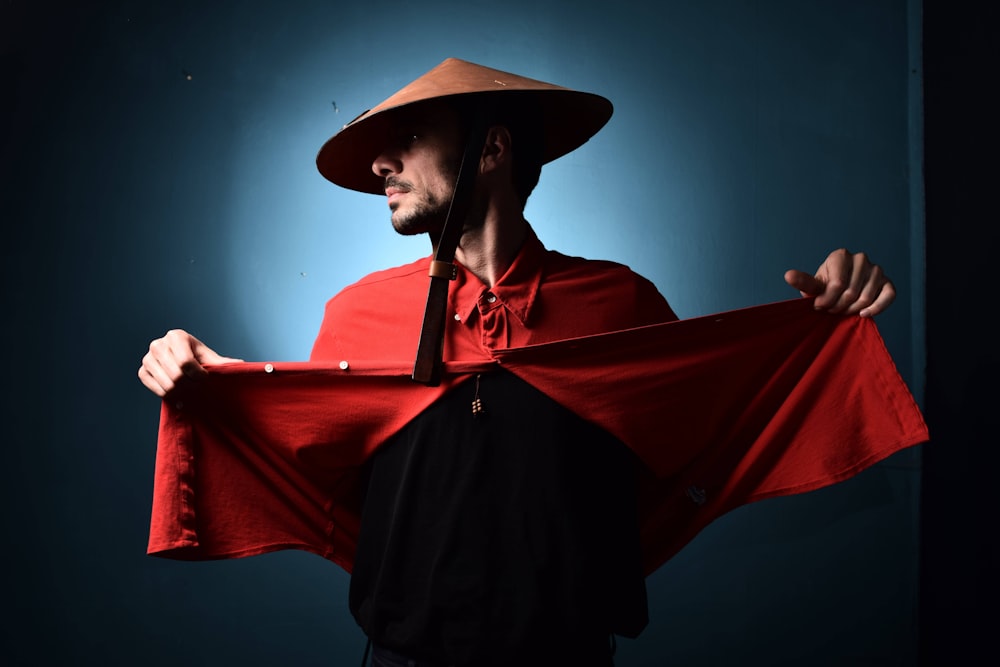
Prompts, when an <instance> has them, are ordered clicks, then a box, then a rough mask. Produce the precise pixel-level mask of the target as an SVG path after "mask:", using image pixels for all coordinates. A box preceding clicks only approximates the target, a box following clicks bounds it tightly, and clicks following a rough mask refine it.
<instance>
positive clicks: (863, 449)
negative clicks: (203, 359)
mask: <svg viewBox="0 0 1000 667" xmlns="http://www.w3.org/2000/svg"><path fill="white" fill-rule="evenodd" d="M319 346H320V347H322V344H321V343H320V344H319ZM480 349H481V348H480ZM338 351H340V350H338ZM479 354H480V355H482V353H481V352H480V353H479ZM346 361H348V364H349V365H348V368H347V369H346V370H344V369H342V368H341V367H340V366H339V365H338V364H336V363H326V362H323V363H320V362H312V363H308V362H288V363H277V362H276V363H274V364H273V370H272V372H267V370H266V368H265V364H263V363H241V364H233V365H226V366H219V367H215V368H212V369H210V371H211V372H210V373H209V376H208V378H207V379H206V380H205V381H204V382H200V383H197V386H191V387H188V390H187V392H186V394H184V395H181V396H178V397H177V398H176V399H172V400H171V401H169V402H164V404H163V410H162V418H161V426H160V438H159V447H158V451H157V462H156V476H155V486H154V500H153V517H152V525H151V534H150V541H149V552H150V553H152V554H157V555H163V556H170V557H174V558H190V559H208V558H227V557H238V556H248V555H253V554H260V553H265V552H269V551H274V550H278V549H285V548H297V549H305V550H308V551H312V552H315V553H317V554H319V555H321V556H324V557H325V558H328V559H330V560H332V561H334V562H336V563H338V564H339V565H341V566H342V567H344V568H345V569H347V570H348V571H350V569H351V566H352V559H353V553H354V546H355V541H356V537H357V531H358V524H359V516H360V514H359V509H360V508H359V504H358V500H357V483H358V471H359V466H360V465H361V463H362V462H363V461H364V460H365V458H366V457H367V456H368V455H369V454H370V453H371V452H372V451H373V450H374V449H375V448H376V447H378V446H379V444H381V443H382V442H383V441H384V440H385V439H386V438H388V437H389V436H390V435H392V434H393V433H395V432H396V431H397V430H398V429H399V428H400V427H401V426H402V425H404V424H405V423H406V422H407V421H409V420H410V419H412V418H413V417H415V416H416V415H417V414H419V412H420V411H421V410H422V409H423V408H424V407H426V406H427V405H430V404H431V403H432V402H433V401H434V400H436V399H437V398H438V397H439V396H441V395H443V393H444V392H446V391H448V390H449V389H450V388H451V387H452V386H454V385H455V384H456V383H457V382H459V381H460V380H462V379H464V378H467V377H468V376H469V375H470V374H473V373H476V372H482V371H485V370H489V369H491V368H492V369H495V368H497V367H500V368H504V369H506V370H508V371H510V372H513V373H516V374H517V375H519V376H520V377H522V378H523V379H525V380H526V381H527V382H529V383H530V384H532V385H534V386H535V387H537V388H539V389H540V390H542V391H543V392H545V393H546V394H548V395H549V396H551V397H552V398H553V399H555V400H556V401H558V402H559V403H561V404H562V405H564V406H566V407H567V408H569V409H571V410H573V411H574V412H576V413H577V414H578V415H580V416H581V417H582V418H584V419H588V420H590V421H592V422H594V423H596V424H598V425H599V426H601V427H602V428H604V429H606V430H608V431H609V432H610V433H612V434H614V435H615V436H617V437H618V438H620V439H621V440H622V441H623V442H624V443H625V444H626V445H628V446H629V447H630V448H632V450H633V451H635V452H636V454H637V455H638V456H639V457H640V459H641V460H642V461H643V462H644V463H645V465H646V467H647V469H648V474H647V475H645V476H644V478H643V482H642V488H641V490H640V494H641V506H640V516H641V525H642V543H643V551H644V564H645V569H646V571H647V573H648V572H652V571H653V570H654V569H655V568H656V567H658V566H659V565H661V564H662V563H663V562H665V561H666V560H667V559H668V558H669V557H670V556H671V555H673V554H674V553H676V552H677V551H678V550H679V549H680V548H682V547H683V546H684V545H685V544H687V543H688V542H689V541H690V540H691V539H692V538H693V537H694V536H695V535H696V534H697V533H698V532H699V531H700V530H701V529H702V528H704V527H705V526H706V525H708V524H709V523H710V522H711V521H712V520H714V519H715V518H717V517H718V516H720V515H722V514H723V513H725V512H727V511H729V510H731V509H733V508H735V507H737V506H739V505H741V504H745V503H749V502H753V501H755V500H759V499H761V498H767V497H771V496H780V495H787V494H793V493H801V492H805V491H809V490H812V489H816V488H819V487H822V486H825V485H828V484H832V483H835V482H838V481H841V480H843V479H845V478H847V477H849V476H851V475H853V474H856V473H857V472H859V471H861V470H863V469H864V468H866V467H868V466H870V465H872V464H874V463H876V462H877V461H879V460H881V459H883V458H885V457H887V456H889V455H890V454H892V453H894V452H896V451H898V450H900V449H902V448H904V447H907V446H910V445H914V444H917V443H920V442H923V441H925V440H927V437H928V434H927V429H926V425H925V424H924V421H923V418H922V416H921V414H920V412H919V410H918V408H917V406H916V404H915V403H914V401H913V399H912V396H911V395H910V393H909V391H908V390H907V388H906V386H905V384H904V383H903V381H902V379H901V378H900V376H899V374H898V372H897V371H896V368H895V366H894V364H893V362H892V359H891V358H890V357H889V355H888V353H887V352H886V350H885V347H884V345H883V343H882V340H881V337H880V336H879V334H878V331H877V329H876V327H875V324H874V322H873V321H872V320H868V319H861V318H857V317H837V316H831V315H827V314H822V313H816V312H814V311H813V309H812V308H811V305H810V302H809V301H808V300H806V299H796V300H793V301H787V302H781V303H776V304H771V305H767V306H759V307H755V308H748V309H744V310H740V311H734V312H730V313H723V314H719V315H714V316H710V317H704V318H698V319H691V320H685V321H680V322H673V323H667V324H659V325H651V326H645V327H640V328H636V329H631V330H626V331H620V332H615V333H609V334H601V335H594V336H586V337H581V338H577V339H570V340H566V341H558V342H553V343H547V344H542V345H537V346H529V347H524V348H514V349H505V350H495V351H493V356H492V358H491V359H482V360H481V361H465V362H446V364H445V381H444V382H443V384H442V386H441V387H437V388H428V387H424V386H422V385H418V384H415V383H413V382H412V381H410V379H409V374H410V372H411V370H412V363H411V362H409V361H406V362H401V363H388V364H387V363H376V362H365V361H363V360H356V359H347V360H346ZM598 539H599V538H598Z"/></svg>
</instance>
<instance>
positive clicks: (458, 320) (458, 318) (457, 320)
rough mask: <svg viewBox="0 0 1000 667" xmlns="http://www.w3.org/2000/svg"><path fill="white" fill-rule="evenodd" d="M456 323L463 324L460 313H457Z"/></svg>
mask: <svg viewBox="0 0 1000 667" xmlns="http://www.w3.org/2000/svg"><path fill="white" fill-rule="evenodd" d="M455 321H456V322H461V321H462V316H461V315H459V314H458V313H455Z"/></svg>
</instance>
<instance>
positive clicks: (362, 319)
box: [311, 257, 430, 360]
mask: <svg viewBox="0 0 1000 667" xmlns="http://www.w3.org/2000/svg"><path fill="white" fill-rule="evenodd" d="M429 261H430V260H429V258H426V257H425V258H423V259H419V260H417V261H415V262H412V263H410V264H405V265H403V266H397V267H393V268H391V269H384V270H382V271H375V272H374V273H369V274H368V275H366V276H365V277H363V278H361V279H360V280H358V281H357V282H355V283H353V284H351V285H348V286H347V287H345V288H343V289H342V290H340V292H338V293H337V294H336V295H335V296H333V297H332V298H331V299H330V300H329V301H327V302H326V310H325V312H324V314H323V322H322V324H321V325H320V330H319V334H318V335H317V337H316V341H315V343H314V344H313V351H312V355H311V358H312V359H313V360H319V359H326V358H344V357H345V355H346V356H355V357H357V356H359V355H361V356H364V357H365V358H380V359H396V358H403V357H400V356H399V355H401V354H403V351H404V350H406V351H409V348H411V347H412V346H413V345H414V344H415V343H414V342H413V341H414V336H415V335H416V333H414V327H416V328H417V329H416V330H417V331H419V326H420V321H421V318H422V317H423V308H424V302H425V298H426V296H427V267H428V264H429ZM407 353H408V352H407Z"/></svg>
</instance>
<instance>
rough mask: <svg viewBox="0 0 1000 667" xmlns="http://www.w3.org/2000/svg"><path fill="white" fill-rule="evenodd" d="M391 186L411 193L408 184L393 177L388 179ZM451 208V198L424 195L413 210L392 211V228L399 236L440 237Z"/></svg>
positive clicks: (387, 184)
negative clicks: (426, 235) (428, 235)
mask: <svg viewBox="0 0 1000 667" xmlns="http://www.w3.org/2000/svg"><path fill="white" fill-rule="evenodd" d="M390 185H391V186H394V187H402V188H405V189H407V190H408V191H410V190H409V189H410V186H409V184H408V183H406V182H405V181H401V180H398V179H394V178H392V177H390V178H389V179H386V186H387V187H388V186H390ZM411 192H412V191H411ZM450 207H451V199H450V198H448V199H444V198H442V197H438V196H437V195H434V194H429V193H424V194H423V195H422V196H421V197H420V199H419V200H418V201H417V202H415V205H413V206H412V208H410V209H408V210H399V209H394V210H393V211H392V218H391V219H392V228H393V229H395V230H396V233H397V234H402V235H403V236H416V235H417V234H431V235H432V236H440V234H441V230H442V229H444V223H445V220H447V219H448V209H449V208H450Z"/></svg>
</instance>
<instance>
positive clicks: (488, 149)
mask: <svg viewBox="0 0 1000 667" xmlns="http://www.w3.org/2000/svg"><path fill="white" fill-rule="evenodd" d="M510 150H511V138H510V131H508V130H507V128H506V127H504V126H503V125H494V126H493V127H491V128H490V129H489V132H487V133H486V143H485V144H484V145H483V155H482V158H480V160H479V173H480V174H485V173H487V172H491V171H495V170H496V169H497V168H499V167H501V166H503V165H506V164H508V163H509V162H510V157H511V152H510Z"/></svg>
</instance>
